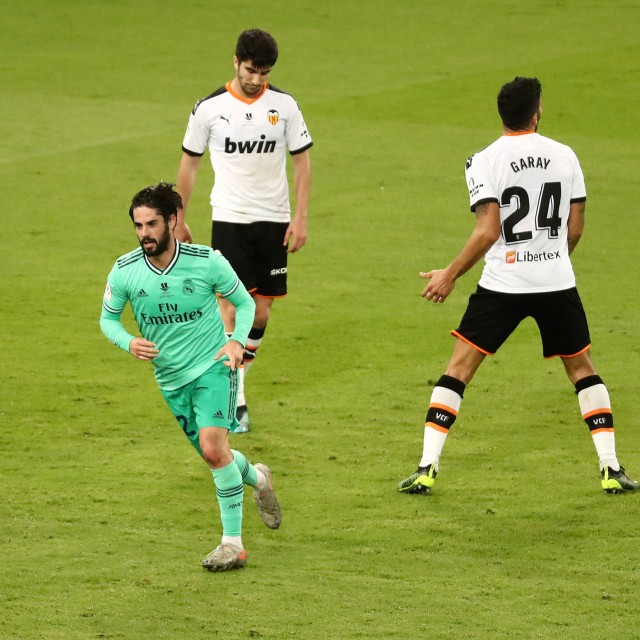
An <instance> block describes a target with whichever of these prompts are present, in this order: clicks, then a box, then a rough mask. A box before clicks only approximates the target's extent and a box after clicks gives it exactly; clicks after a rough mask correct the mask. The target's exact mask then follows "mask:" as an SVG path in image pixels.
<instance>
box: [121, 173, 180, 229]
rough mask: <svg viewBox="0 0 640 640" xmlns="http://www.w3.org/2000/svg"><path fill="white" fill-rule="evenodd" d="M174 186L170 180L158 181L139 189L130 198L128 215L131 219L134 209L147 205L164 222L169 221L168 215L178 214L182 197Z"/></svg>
mask: <svg viewBox="0 0 640 640" xmlns="http://www.w3.org/2000/svg"><path fill="white" fill-rule="evenodd" d="M174 187H175V184H172V183H170V182H160V183H158V184H154V185H152V186H150V187H145V188H144V189H141V190H140V191H138V193H136V195H135V196H133V200H131V206H130V207H129V217H130V218H131V219H132V220H133V210H134V209H136V208H138V207H149V208H150V209H155V210H156V211H157V212H158V213H159V214H160V215H161V216H162V217H163V218H164V221H165V222H169V217H170V216H172V215H173V216H175V215H178V209H182V198H181V197H180V194H179V193H178V192H177V191H175V190H174Z"/></svg>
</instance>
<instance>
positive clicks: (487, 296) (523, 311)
mask: <svg viewBox="0 0 640 640" xmlns="http://www.w3.org/2000/svg"><path fill="white" fill-rule="evenodd" d="M541 93H542V88H541V85H540V82H539V81H538V80H537V79H536V78H522V77H517V78H515V79H514V80H513V81H512V82H509V83H507V84H505V85H504V86H503V87H502V89H501V90H500V93H499V94H498V112H499V114H500V117H501V119H502V125H503V135H502V136H501V137H500V138H499V139H498V140H496V141H495V142H494V143H493V144H491V145H489V146H488V147H487V148H485V149H483V150H482V151H480V152H478V153H476V154H475V155H473V156H472V157H471V158H469V159H468V160H467V165H466V179H467V185H468V188H469V196H470V202H471V210H472V211H473V212H475V215H476V225H475V229H474V231H473V233H472V234H471V237H470V238H469V240H468V241H467V243H466V244H465V245H464V247H463V249H462V250H461V251H460V253H459V254H458V256H457V257H456V258H455V259H454V260H453V262H451V264H449V266H447V267H446V268H444V269H436V270H433V271H429V272H426V273H420V275H421V276H422V277H423V278H426V279H427V280H429V284H428V285H427V286H426V287H425V288H424V290H423V291H422V296H423V297H424V298H426V299H427V300H430V301H431V302H436V303H440V302H444V301H445V300H446V299H447V297H448V296H449V294H450V293H451V291H452V290H453V288H454V285H455V282H456V280H457V279H458V278H459V277H460V276H462V275H463V274H464V273H466V272H467V271H468V270H469V269H470V268H471V267H472V266H473V265H475V264H476V263H477V262H478V261H479V260H480V259H481V258H482V257H484V258H485V267H484V270H483V272H482V276H481V278H480V282H479V285H478V288H477V290H476V292H475V293H473V294H472V295H471V297H470V298H469V304H468V306H467V309H466V311H465V313H464V315H463V317H462V320H461V322H460V325H459V327H458V328H457V329H456V330H455V331H453V332H452V334H453V335H454V336H455V337H456V338H457V339H456V342H455V346H454V348H453V355H452V356H451V358H450V360H449V363H448V365H447V367H446V370H445V372H444V375H443V376H442V377H441V378H440V379H439V380H438V382H437V383H436V385H435V387H434V389H433V391H432V394H431V400H430V404H429V409H428V412H427V416H426V421H425V429H424V440H423V451H422V458H421V460H420V463H419V465H418V470H417V471H416V472H415V473H413V474H412V475H411V476H409V477H408V478H407V479H405V480H403V481H402V482H400V483H399V485H398V491H400V492H403V493H419V494H429V493H431V491H432V489H433V486H434V483H435V477H436V474H437V472H438V464H439V460H440V455H441V452H442V449H443V447H444V443H445V440H446V438H447V435H448V433H449V430H450V428H451V426H452V425H453V423H454V421H455V419H456V417H457V415H458V411H459V409H460V404H461V402H462V396H463V394H464V391H465V388H466V386H467V385H468V384H469V382H470V381H471V379H472V378H473V375H474V374H475V372H476V370H477V369H478V367H479V366H480V364H481V363H482V361H483V360H484V358H485V356H487V355H492V354H494V353H495V352H496V351H497V350H498V349H499V347H500V346H501V345H502V344H503V342H504V341H505V340H506V339H507V338H508V337H509V335H510V334H511V333H512V332H513V331H514V329H515V328H516V327H517V326H518V324H519V323H520V321H521V320H523V319H524V318H526V317H529V316H530V317H532V318H533V319H534V320H535V321H536V323H537V325H538V328H539V330H540V335H541V338H542V348H543V355H544V357H545V358H552V357H555V356H557V357H559V358H560V359H561V361H562V364H563V365H564V368H565V370H566V373H567V376H568V377H569V380H570V381H571V383H572V384H573V385H574V386H575V390H576V393H577V396H578V403H579V406H580V410H581V412H582V417H583V418H584V421H585V422H586V423H587V426H588V427H589V430H590V433H591V436H592V438H593V443H594V445H595V448H596V452H597V455H598V459H599V464H600V472H601V476H602V481H601V486H602V488H603V489H604V491H606V492H608V493H620V492H624V491H635V490H637V489H638V486H639V485H638V483H637V482H636V481H634V480H631V479H630V478H629V477H628V476H627V474H626V473H625V470H624V469H623V468H622V467H621V466H620V463H619V462H618V458H617V455H616V448H615V438H614V430H613V416H612V413H611V403H610V400H609V394H608V391H607V388H606V386H605V385H604V383H603V381H602V379H601V378H600V376H599V375H598V374H597V373H596V370H595V368H594V365H593V362H592V360H591V355H590V346H591V345H590V337H589V329H588V326H587V319H586V316H585V313H584V310H583V308H582V303H581V302H580V297H579V296H578V291H577V290H576V286H575V278H574V274H573V268H572V266H571V260H570V258H569V254H570V253H571V252H572V251H573V249H575V247H576V244H577V243H578V241H579V239H580V236H581V235H582V231H583V227H584V211H585V201H586V196H587V194H586V189H585V184H584V177H583V175H582V170H581V168H580V164H579V162H578V159H577V157H576V155H575V154H574V152H573V151H572V150H571V149H570V148H569V147H567V146H565V145H563V144H560V143H558V142H556V141H554V140H551V139H550V138H546V137H544V136H541V135H540V134H538V133H537V130H538V123H539V121H540V116H541V114H542V107H541V102H540V96H541Z"/></svg>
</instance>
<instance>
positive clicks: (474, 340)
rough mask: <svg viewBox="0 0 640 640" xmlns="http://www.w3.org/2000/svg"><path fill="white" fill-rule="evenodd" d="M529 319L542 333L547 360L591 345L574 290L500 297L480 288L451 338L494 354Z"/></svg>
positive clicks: (580, 350) (576, 291)
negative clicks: (533, 321)
mask: <svg viewBox="0 0 640 640" xmlns="http://www.w3.org/2000/svg"><path fill="white" fill-rule="evenodd" d="M527 317H531V318H533V319H534V320H535V321H536V323H537V325H538V329H539V330H540V337H541V338H542V352H543V355H544V357H545V358H553V357H554V356H560V357H563V358H570V357H571V356H576V355H578V354H579V353H581V352H582V351H585V350H586V349H587V348H588V347H589V346H590V344H591V338H590V337H589V327H588V324H587V317H586V314H585V312H584V308H583V307H582V301H581V300H580V296H579V295H578V290H577V289H576V288H575V287H573V288H571V289H565V290H563V291H550V292H546V293H501V292H498V291H490V290H489V289H485V288H484V287H480V286H478V288H477V289H476V291H475V293H472V294H471V296H470V297H469V304H468V305H467V309H466V311H465V312H464V315H463V316H462V320H461V321H460V326H459V327H458V328H457V329H456V330H455V331H452V334H453V335H454V336H456V337H459V338H461V339H463V340H465V341H466V342H469V343H470V344H471V345H473V346H474V347H476V348H477V349H479V350H480V351H482V352H483V353H487V354H493V353H495V352H496V351H497V350H498V349H499V348H500V346H501V345H502V344H503V343H504V342H505V340H506V339H507V338H508V337H509V336H510V335H511V334H512V333H513V331H514V330H515V328H516V327H517V326H518V325H519V324H520V322H522V320H524V319H525V318H527Z"/></svg>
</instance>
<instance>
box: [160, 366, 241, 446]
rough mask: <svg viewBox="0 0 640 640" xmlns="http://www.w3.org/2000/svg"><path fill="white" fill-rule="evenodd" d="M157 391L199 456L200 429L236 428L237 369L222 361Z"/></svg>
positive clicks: (231, 429)
mask: <svg viewBox="0 0 640 640" xmlns="http://www.w3.org/2000/svg"><path fill="white" fill-rule="evenodd" d="M160 391H161V393H162V397H163V398H164V399H165V401H166V403H167V405H168V406H169V409H170V410H171V413H173V415H174V416H175V417H176V420H177V421H178V423H179V424H180V426H181V427H182V430H183V431H184V433H185V435H186V436H187V438H189V442H191V444H192V445H193V446H194V447H195V449H196V451H197V452H198V453H199V454H200V455H202V450H201V449H200V443H199V441H198V433H199V431H200V429H202V428H204V427H222V428H223V429H229V431H235V429H236V428H237V427H238V421H237V419H236V402H237V395H238V372H237V370H236V371H231V369H229V367H225V366H224V364H223V363H222V362H216V363H214V364H213V365H212V366H211V367H209V369H207V370H206V371H205V372H204V373H203V374H202V375H201V376H199V377H198V378H196V379H195V380H193V381H192V382H190V383H189V384H185V385H184V386H183V387H180V388H179V389H173V390H172V391H167V390H165V389H160Z"/></svg>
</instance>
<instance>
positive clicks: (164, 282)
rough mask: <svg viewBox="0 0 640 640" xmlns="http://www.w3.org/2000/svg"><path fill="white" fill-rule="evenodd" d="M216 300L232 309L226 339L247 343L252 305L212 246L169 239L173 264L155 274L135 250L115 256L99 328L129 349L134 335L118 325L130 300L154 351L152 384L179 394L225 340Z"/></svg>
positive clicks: (202, 370)
mask: <svg viewBox="0 0 640 640" xmlns="http://www.w3.org/2000/svg"><path fill="white" fill-rule="evenodd" d="M216 294H218V295H220V296H222V297H224V298H227V299H228V300H229V301H230V302H231V303H232V304H233V305H234V306H235V307H236V325H235V330H234V332H233V335H232V336H231V338H232V339H233V340H237V341H238V342H240V343H241V344H242V345H244V344H246V341H247V336H248V334H249V330H250V329H251V325H252V324H253V317H254V312H255V304H254V302H253V299H252V298H251V296H250V295H249V294H248V293H247V290H246V289H245V287H244V285H243V284H242V283H241V282H240V280H239V279H238V276H237V275H236V273H235V271H234V270H233V269H232V268H231V265H230V264H229V263H228V262H227V260H226V258H224V257H223V256H222V255H221V254H220V253H219V252H216V251H214V250H213V249H211V247H207V246H204V245H197V244H183V243H181V242H178V241H176V252H175V256H174V258H173V260H172V261H171V263H170V264H169V265H167V267H166V268H165V269H163V270H161V269H158V268H157V267H155V266H153V264H151V262H150V261H149V259H148V258H147V256H146V255H145V253H144V251H143V250H142V248H138V249H135V250H134V251H131V252H130V253H127V254H125V255H123V256H121V257H120V258H118V260H116V263H115V265H114V266H113V269H112V270H111V273H110V274H109V277H108V280H107V287H106V290H105V294H104V298H103V302H102V314H101V316H100V328H101V329H102V332H103V333H104V335H105V336H106V337H107V338H108V339H109V340H111V342H113V343H114V344H115V345H117V346H118V347H120V348H121V349H124V350H125V351H129V344H130V343H131V340H132V339H133V338H134V336H132V335H131V334H130V333H129V332H128V331H127V330H126V329H125V328H124V326H123V325H122V323H121V321H120V317H121V315H122V311H123V310H124V308H125V306H126V304H127V302H129V303H130V304H131V308H132V309H133V315H134V317H135V319H136V322H137V324H138V327H139V328H140V332H141V334H142V336H143V337H144V338H146V339H147V340H150V341H151V342H154V343H155V344H156V347H157V349H158V351H159V354H158V356H157V357H156V358H154V359H153V366H154V372H155V376H156V380H157V382H158V385H159V386H160V388H161V389H166V390H173V389H178V388H180V387H182V386H184V385H185V384H188V383H189V382H191V381H192V380H195V379H196V378H197V377H198V376H200V375H201V374H202V373H204V372H205V371H206V370H207V369H209V367H211V366H212V365H213V364H214V363H215V360H214V359H213V358H214V356H215V355H216V353H217V352H218V350H219V349H220V348H221V347H222V346H223V345H224V344H225V342H226V340H227V337H226V334H225V331H224V325H223V323H222V318H221V316H220V311H219V310H218V302H217V299H216Z"/></svg>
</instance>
